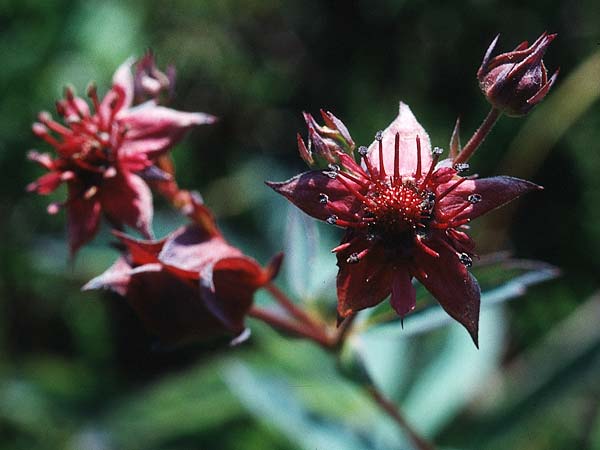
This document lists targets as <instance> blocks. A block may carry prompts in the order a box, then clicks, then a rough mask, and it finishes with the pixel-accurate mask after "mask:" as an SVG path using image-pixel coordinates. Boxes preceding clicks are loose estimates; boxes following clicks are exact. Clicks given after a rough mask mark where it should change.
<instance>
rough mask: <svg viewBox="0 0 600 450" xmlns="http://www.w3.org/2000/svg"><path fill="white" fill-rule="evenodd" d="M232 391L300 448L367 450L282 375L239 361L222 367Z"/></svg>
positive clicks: (360, 440) (365, 445)
mask: <svg viewBox="0 0 600 450" xmlns="http://www.w3.org/2000/svg"><path fill="white" fill-rule="evenodd" d="M224 377H225V380H226V382H227V384H228V386H229V388H230V389H231V390H232V392H233V393H235V394H236V395H237V397H238V398H239V399H240V400H241V401H242V403H243V404H244V405H245V406H246V407H247V408H248V409H249V410H250V411H251V412H252V413H253V414H254V415H255V416H256V417H257V419H259V420H260V421H262V422H264V423H265V424H266V425H267V426H271V427H274V428H276V429H277V430H278V431H280V432H281V433H283V434H284V435H286V436H287V437H288V438H289V439H290V441H292V442H293V443H294V444H296V445H297V446H298V448H300V449H303V450H315V449H344V450H368V449H369V448H372V447H369V446H368V443H367V442H365V440H364V439H361V438H359V436H358V435H356V434H355V433H353V432H352V431H351V430H350V429H349V428H348V427H345V426H343V425H342V424H340V423H335V422H333V421H331V420H328V419H327V418H326V417H324V416H319V415H317V414H315V413H314V412H312V411H309V410H307V409H306V408H305V407H304V405H303V404H302V403H301V402H300V401H299V400H298V399H297V398H296V396H295V395H294V393H293V391H292V389H291V388H290V386H289V385H288V384H287V383H285V382H284V381H283V380H282V379H281V378H277V377H273V376H269V375H267V374H265V373H258V372H255V371H254V370H252V369H251V368H250V367H249V366H247V365H244V364H241V363H234V362H232V363H230V364H228V365H226V366H225V367H224Z"/></svg>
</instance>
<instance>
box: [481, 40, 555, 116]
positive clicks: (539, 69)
mask: <svg viewBox="0 0 600 450" xmlns="http://www.w3.org/2000/svg"><path fill="white" fill-rule="evenodd" d="M555 37H556V34H548V33H546V32H544V33H542V35H541V36H540V37H539V38H538V39H537V40H536V41H535V42H534V43H533V44H531V46H529V47H528V46H527V41H524V42H522V43H521V44H519V45H518V46H517V48H515V49H514V50H513V51H512V52H508V53H502V54H500V55H498V56H495V57H493V58H492V52H493V51H494V48H495V47H496V43H497V42H498V38H499V36H496V38H495V39H494V41H493V42H492V43H491V45H490V46H489V48H488V49H487V52H486V53H485V56H484V57H483V62H482V63H481V67H480V68H479V70H478V71H477V79H478V80H479V86H480V87H481V90H482V91H483V93H484V94H485V96H486V97H487V99H488V101H489V102H490V103H491V104H492V106H494V107H495V108H497V109H499V110H500V111H502V112H503V113H505V114H507V115H509V116H523V115H525V114H527V113H528V112H529V111H530V110H531V108H533V107H534V106H535V105H537V104H538V103H539V102H541V101H542V100H543V98H544V97H545V96H546V94H548V92H549V91H550V88H551V87H552V85H553V84H554V82H555V81H556V77H557V76H558V70H557V71H556V72H554V75H552V76H551V77H550V79H548V72H547V70H546V67H545V66H544V61H542V58H543V56H544V53H546V50H547V49H548V46H549V45H550V43H551V42H552V41H553V40H554V38H555Z"/></svg>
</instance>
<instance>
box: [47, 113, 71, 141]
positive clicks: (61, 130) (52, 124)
mask: <svg viewBox="0 0 600 450" xmlns="http://www.w3.org/2000/svg"><path fill="white" fill-rule="evenodd" d="M38 119H39V121H40V122H42V123H43V124H44V125H46V126H47V127H48V128H50V129H51V130H52V131H54V132H55V133H58V134H60V135H61V136H68V135H71V134H73V132H72V131H71V130H70V129H68V128H67V127H65V126H63V125H61V124H60V123H58V122H56V121H54V120H52V116H51V115H50V113H48V112H46V111H42V112H41V113H39V115H38Z"/></svg>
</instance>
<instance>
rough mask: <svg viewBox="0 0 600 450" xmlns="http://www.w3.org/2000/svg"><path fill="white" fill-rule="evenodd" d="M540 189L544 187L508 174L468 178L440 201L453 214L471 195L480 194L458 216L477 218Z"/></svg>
mask: <svg viewBox="0 0 600 450" xmlns="http://www.w3.org/2000/svg"><path fill="white" fill-rule="evenodd" d="M450 183H453V181H451V182H450ZM445 188H446V186H442V187H441V189H440V192H441V191H443V190H444V189H445ZM540 189H542V187H541V186H538V185H537V184H535V183H531V182H530V181H526V180H521V179H519V178H513V177H508V176H498V177H491V178H481V179H474V180H466V181H465V182H464V183H462V184H461V185H460V186H458V187H457V188H456V189H454V190H453V191H452V192H450V193H449V194H448V195H447V196H446V197H444V198H443V199H442V200H441V201H440V203H441V204H440V207H441V209H442V210H443V211H444V213H446V214H452V211H453V210H456V209H458V208H460V207H461V206H462V205H464V203H465V201H466V200H467V199H468V197H469V195H471V194H478V195H480V196H481V200H480V201H479V202H478V203H475V204H472V205H470V206H469V207H468V208H467V209H465V210H464V211H463V212H462V213H460V215H459V216H458V217H457V218H456V220H460V219H475V218H476V217H479V216H481V215H482V214H485V213H487V212H488V211H491V210H493V209H496V208H498V207H500V206H502V205H504V204H506V203H508V202H510V201H512V200H514V199H516V198H517V197H519V196H521V195H523V194H525V193H527V192H531V191H537V190H540Z"/></svg>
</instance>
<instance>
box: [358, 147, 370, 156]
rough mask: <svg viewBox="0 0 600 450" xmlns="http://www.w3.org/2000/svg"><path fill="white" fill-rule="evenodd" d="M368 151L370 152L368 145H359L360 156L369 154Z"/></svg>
mask: <svg viewBox="0 0 600 450" xmlns="http://www.w3.org/2000/svg"><path fill="white" fill-rule="evenodd" d="M367 153H369V149H368V148H367V147H365V146H364V145H361V146H360V147H358V154H359V155H360V156H363V157H364V156H367Z"/></svg>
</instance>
